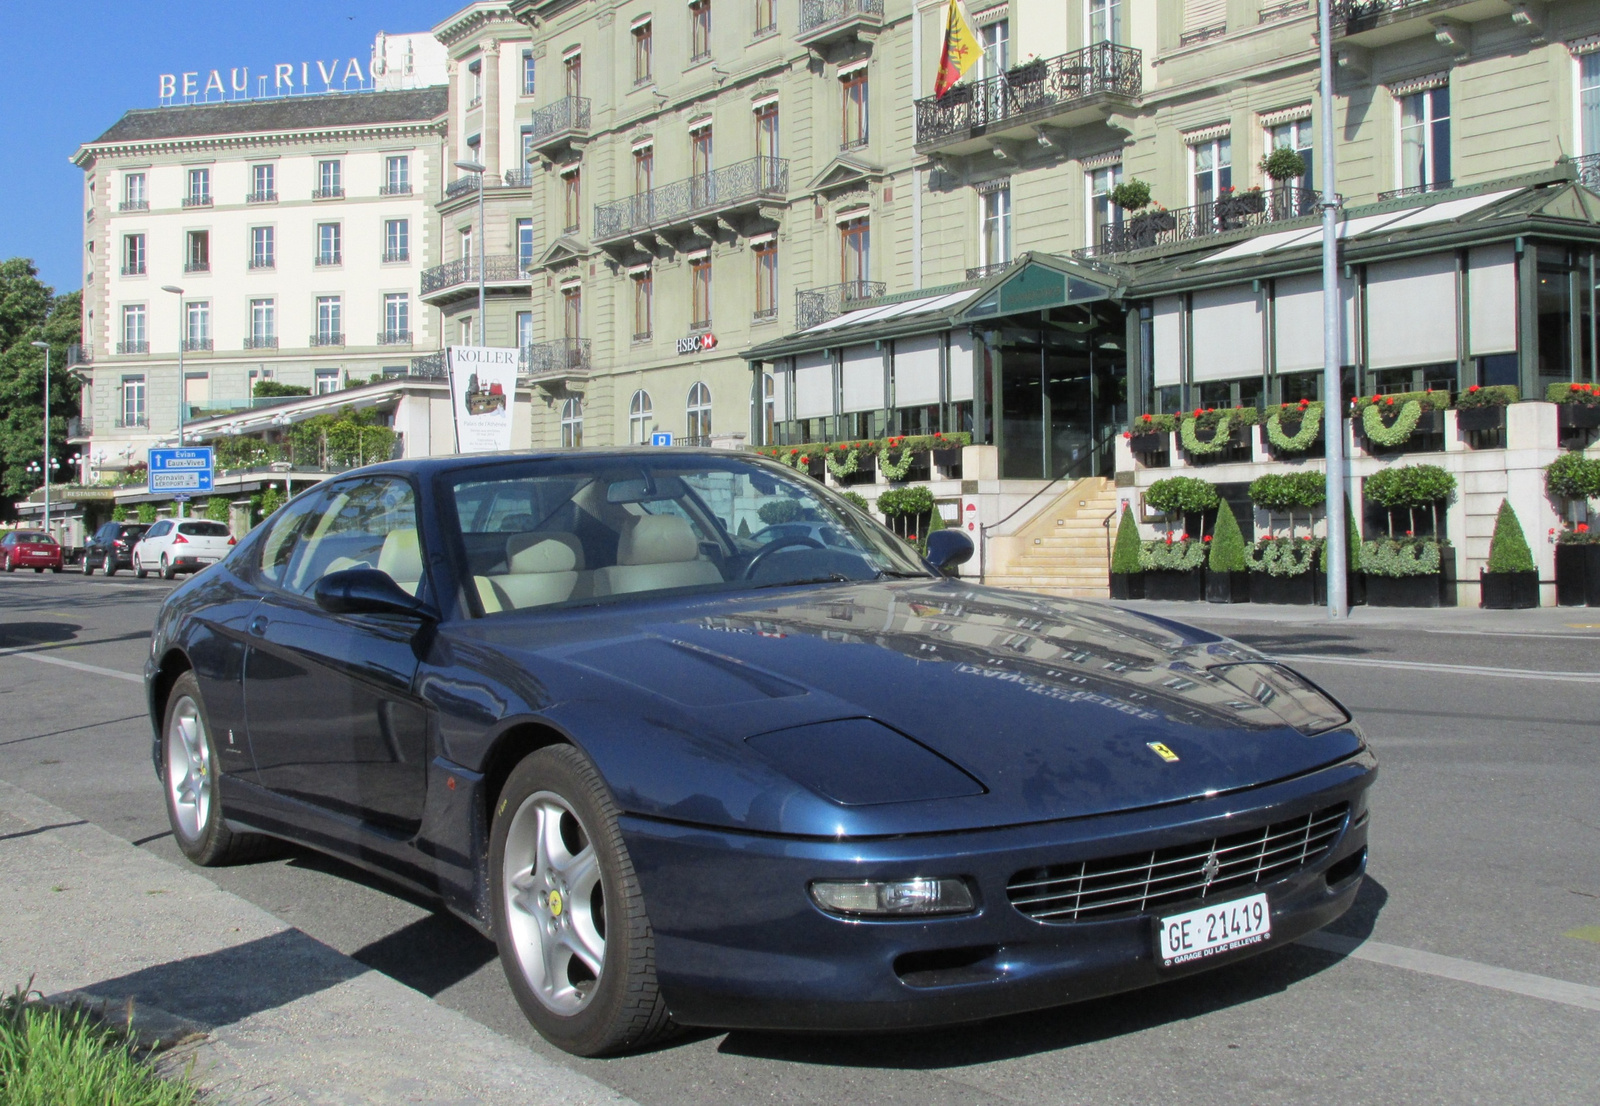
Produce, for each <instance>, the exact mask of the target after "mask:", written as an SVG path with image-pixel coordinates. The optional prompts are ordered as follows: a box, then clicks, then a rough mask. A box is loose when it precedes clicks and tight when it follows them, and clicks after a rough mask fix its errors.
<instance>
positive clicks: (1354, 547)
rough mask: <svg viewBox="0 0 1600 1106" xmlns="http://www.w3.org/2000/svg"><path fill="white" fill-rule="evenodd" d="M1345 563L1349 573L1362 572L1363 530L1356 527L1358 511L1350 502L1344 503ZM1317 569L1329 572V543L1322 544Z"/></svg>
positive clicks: (1347, 500)
mask: <svg viewBox="0 0 1600 1106" xmlns="http://www.w3.org/2000/svg"><path fill="white" fill-rule="evenodd" d="M1344 531H1345V538H1344V562H1345V570H1346V571H1348V572H1360V571H1361V530H1360V528H1359V527H1358V526H1356V509H1355V508H1354V507H1353V506H1351V505H1350V500H1349V499H1346V500H1345V501H1344ZM1317 567H1318V568H1320V569H1321V570H1322V571H1323V572H1327V571H1328V543H1327V542H1323V543H1322V558H1321V559H1320V560H1319V561H1318V562H1317Z"/></svg>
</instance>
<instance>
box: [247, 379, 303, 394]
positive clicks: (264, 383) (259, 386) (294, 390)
mask: <svg viewBox="0 0 1600 1106" xmlns="http://www.w3.org/2000/svg"><path fill="white" fill-rule="evenodd" d="M251 394H252V395H255V396H308V395H310V394H311V389H310V388H307V387H306V386H305V385H303V384H279V383H278V382H277V381H276V380H258V381H256V386H255V389H254V390H253V391H252V392H251Z"/></svg>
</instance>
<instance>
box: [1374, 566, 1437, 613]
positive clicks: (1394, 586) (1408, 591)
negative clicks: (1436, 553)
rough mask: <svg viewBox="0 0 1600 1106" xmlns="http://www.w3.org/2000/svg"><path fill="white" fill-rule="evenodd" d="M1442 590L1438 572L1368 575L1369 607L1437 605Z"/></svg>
mask: <svg viewBox="0 0 1600 1106" xmlns="http://www.w3.org/2000/svg"><path fill="white" fill-rule="evenodd" d="M1442 591H1443V587H1442V584H1441V577H1440V575H1439V573H1437V572H1430V573H1428V574H1427V575H1426V576H1372V575H1370V574H1369V575H1368V576H1367V606H1369V607H1437V606H1439V597H1440V593H1441V592H1442Z"/></svg>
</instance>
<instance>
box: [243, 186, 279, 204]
mask: <svg viewBox="0 0 1600 1106" xmlns="http://www.w3.org/2000/svg"><path fill="white" fill-rule="evenodd" d="M244 202H245V203H247V204H275V203H277V202H278V194H277V193H276V192H274V191H272V190H271V189H268V190H267V191H265V192H249V193H246V195H245V198H244Z"/></svg>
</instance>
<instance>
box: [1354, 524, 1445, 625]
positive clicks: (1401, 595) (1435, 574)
mask: <svg viewBox="0 0 1600 1106" xmlns="http://www.w3.org/2000/svg"><path fill="white" fill-rule="evenodd" d="M1446 548H1447V547H1445V546H1443V545H1441V544H1440V543H1439V542H1437V541H1434V540H1433V539H1432V538H1416V537H1411V536H1410V535H1407V536H1406V537H1404V538H1380V539H1378V540H1377V541H1367V542H1362V543H1361V571H1362V572H1364V573H1365V574H1366V577H1367V605H1368V606H1369V607H1437V606H1439V605H1440V602H1441V598H1442V591H1443V588H1442V587H1441V581H1442V579H1443V573H1442V572H1441V571H1440V570H1441V568H1442V567H1443V564H1444V558H1445V553H1446Z"/></svg>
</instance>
